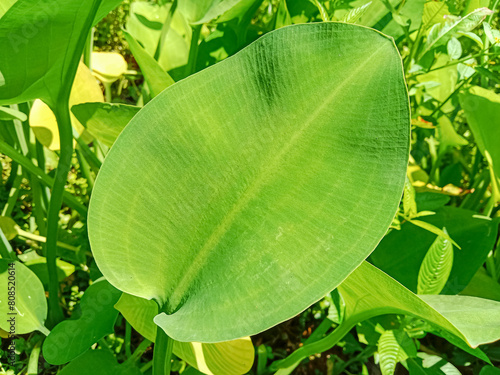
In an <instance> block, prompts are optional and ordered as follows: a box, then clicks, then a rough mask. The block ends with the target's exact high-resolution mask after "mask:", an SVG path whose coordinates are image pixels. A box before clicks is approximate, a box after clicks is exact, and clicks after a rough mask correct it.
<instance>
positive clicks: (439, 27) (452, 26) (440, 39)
mask: <svg viewBox="0 0 500 375" xmlns="http://www.w3.org/2000/svg"><path fill="white" fill-rule="evenodd" d="M490 14H492V11H491V10H490V9H488V8H479V9H476V10H474V11H473V12H471V13H469V14H468V15H466V16H465V17H463V18H461V17H453V16H448V17H447V20H446V22H445V23H438V24H436V25H434V26H433V27H432V29H431V30H430V31H429V35H428V36H427V41H426V44H425V48H424V50H423V52H422V54H425V53H426V52H427V51H430V50H431V49H433V48H436V47H439V46H440V45H443V44H446V43H447V42H448V41H449V40H450V39H451V38H452V37H453V36H454V35H460V34H464V33H468V32H470V31H471V30H473V29H475V28H476V27H478V26H479V25H480V24H481V23H482V22H483V21H484V19H485V18H486V16H488V15H490Z"/></svg>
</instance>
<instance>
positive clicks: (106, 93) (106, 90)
mask: <svg viewBox="0 0 500 375" xmlns="http://www.w3.org/2000/svg"><path fill="white" fill-rule="evenodd" d="M104 96H105V98H106V102H107V103H111V100H112V99H113V97H112V94H111V83H109V82H106V83H104Z"/></svg>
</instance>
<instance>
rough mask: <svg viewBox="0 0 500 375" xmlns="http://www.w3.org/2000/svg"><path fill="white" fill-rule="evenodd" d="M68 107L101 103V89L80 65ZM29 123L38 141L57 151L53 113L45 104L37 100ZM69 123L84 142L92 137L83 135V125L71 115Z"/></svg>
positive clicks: (57, 140) (86, 69)
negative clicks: (81, 136)
mask: <svg viewBox="0 0 500 375" xmlns="http://www.w3.org/2000/svg"><path fill="white" fill-rule="evenodd" d="M69 101H70V106H72V105H75V104H80V103H86V102H103V101H104V97H103V95H102V91H101V88H100V87H99V83H98V82H97V80H96V79H95V77H94V76H93V75H92V73H90V70H89V68H87V67H86V66H85V64H83V63H82V62H81V63H80V65H79V67H78V70H77V73H76V77H75V81H74V83H73V87H72V89H71V95H70V99H69ZM29 123H30V126H31V129H33V132H34V133H35V136H36V137H37V139H38V141H39V142H40V143H41V144H43V145H44V146H47V147H48V148H49V149H51V150H59V148H60V144H59V130H58V127H57V121H56V117H55V115H54V113H53V112H52V110H51V109H50V108H49V106H48V105H47V104H45V103H44V102H42V101H41V100H39V99H37V100H35V102H34V103H33V106H32V107H31V110H30V116H29ZM71 123H72V125H73V127H74V128H75V130H76V131H77V132H78V133H79V134H82V135H83V137H84V138H83V139H84V140H85V141H86V142H90V141H91V140H92V137H90V135H89V134H85V128H84V127H83V125H82V124H81V123H80V122H79V121H78V120H77V119H76V118H75V117H74V116H73V115H72V116H71Z"/></svg>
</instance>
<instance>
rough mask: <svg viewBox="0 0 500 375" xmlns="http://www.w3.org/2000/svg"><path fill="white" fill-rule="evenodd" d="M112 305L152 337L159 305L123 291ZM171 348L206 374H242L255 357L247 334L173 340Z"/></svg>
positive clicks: (145, 334)
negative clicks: (217, 339) (206, 341)
mask: <svg viewBox="0 0 500 375" xmlns="http://www.w3.org/2000/svg"><path fill="white" fill-rule="evenodd" d="M115 307H116V308H117V309H118V310H119V311H120V312H121V313H122V315H123V316H124V317H125V319H127V321H128V322H129V323H130V324H131V325H132V326H133V327H134V329H136V330H137V331H138V332H139V333H140V334H141V335H143V336H144V337H146V338H147V339H149V340H151V341H153V342H154V341H155V338H156V330H157V329H158V327H157V326H156V324H154V322H153V319H154V317H155V316H156V315H157V314H158V305H157V304H156V303H155V302H154V301H148V300H146V299H144V298H139V297H134V296H131V295H130V294H125V293H124V294H123V295H122V296H121V298H120V300H119V301H118V303H117V304H116V306H115ZM173 352H174V354H175V355H177V356H178V357H180V358H182V359H184V360H185V361H186V362H188V363H189V364H190V365H191V366H193V367H195V368H197V369H198V370H200V371H202V372H203V373H205V374H210V373H213V374H221V375H222V374H228V375H231V374H245V373H247V372H248V371H249V370H250V368H251V367H252V364H253V359H254V347H253V345H252V341H251V340H250V338H249V337H245V338H241V339H237V340H233V341H226V342H220V343H215V344H201V343H196V342H191V343H188V342H179V341H176V342H175V343H174V349H173Z"/></svg>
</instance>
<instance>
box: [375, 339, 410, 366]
mask: <svg viewBox="0 0 500 375" xmlns="http://www.w3.org/2000/svg"><path fill="white" fill-rule="evenodd" d="M377 346H378V355H379V361H380V370H382V375H393V374H394V370H395V369H396V364H397V363H398V362H400V361H402V360H404V359H406V354H405V352H404V350H403V348H401V346H400V345H399V343H398V340H397V339H396V337H395V336H394V330H387V331H385V332H384V333H382V335H381V336H380V338H379V340H378V345H377Z"/></svg>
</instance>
